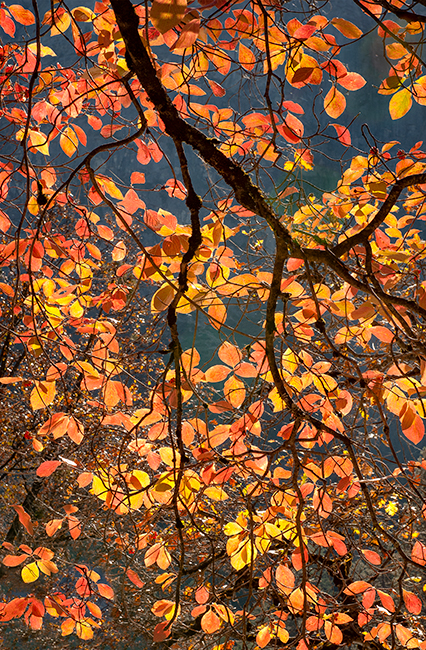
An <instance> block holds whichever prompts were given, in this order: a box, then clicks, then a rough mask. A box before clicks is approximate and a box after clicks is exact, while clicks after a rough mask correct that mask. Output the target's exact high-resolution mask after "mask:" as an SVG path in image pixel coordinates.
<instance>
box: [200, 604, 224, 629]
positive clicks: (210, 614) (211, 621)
mask: <svg viewBox="0 0 426 650" xmlns="http://www.w3.org/2000/svg"><path fill="white" fill-rule="evenodd" d="M220 626H221V621H220V618H219V616H217V614H215V613H214V611H213V610H212V609H209V610H208V611H207V612H206V613H205V614H204V615H203V617H202V618H201V627H202V629H203V630H204V632H206V633H207V634H213V632H216V630H218V629H219V628H220Z"/></svg>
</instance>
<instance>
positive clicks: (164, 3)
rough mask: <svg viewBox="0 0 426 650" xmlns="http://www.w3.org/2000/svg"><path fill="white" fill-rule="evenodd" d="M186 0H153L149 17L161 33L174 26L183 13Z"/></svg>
mask: <svg viewBox="0 0 426 650" xmlns="http://www.w3.org/2000/svg"><path fill="white" fill-rule="evenodd" d="M186 5H187V3H186V0H154V2H153V3H152V6H151V12H150V19H151V22H152V24H153V25H154V27H155V28H156V29H158V31H159V32H160V33H161V34H164V33H165V32H167V31H168V30H169V29H172V27H176V26H177V25H178V24H179V23H180V21H181V20H182V18H183V17H184V15H185V11H186Z"/></svg>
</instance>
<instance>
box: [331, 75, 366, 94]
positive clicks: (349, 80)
mask: <svg viewBox="0 0 426 650" xmlns="http://www.w3.org/2000/svg"><path fill="white" fill-rule="evenodd" d="M337 83H338V84H340V85H341V86H343V88H346V90H359V89H360V88H363V86H365V84H366V83H367V82H366V81H365V79H364V77H362V76H361V75H360V74H358V73H357V72H348V74H345V76H344V77H339V78H338V79H337Z"/></svg>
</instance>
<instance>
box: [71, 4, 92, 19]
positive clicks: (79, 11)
mask: <svg viewBox="0 0 426 650" xmlns="http://www.w3.org/2000/svg"><path fill="white" fill-rule="evenodd" d="M71 13H72V16H73V18H74V20H76V21H77V22H80V23H87V22H91V21H92V20H93V19H94V18H96V14H95V13H93V11H92V10H91V9H89V8H88V7H76V8H75V9H72V10H71Z"/></svg>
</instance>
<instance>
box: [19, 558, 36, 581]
mask: <svg viewBox="0 0 426 650" xmlns="http://www.w3.org/2000/svg"><path fill="white" fill-rule="evenodd" d="M39 575H40V570H39V568H38V563H37V562H30V564H27V565H26V566H24V567H23V569H21V577H22V580H23V581H24V582H26V583H29V582H35V581H36V580H37V578H38V577H39Z"/></svg>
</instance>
